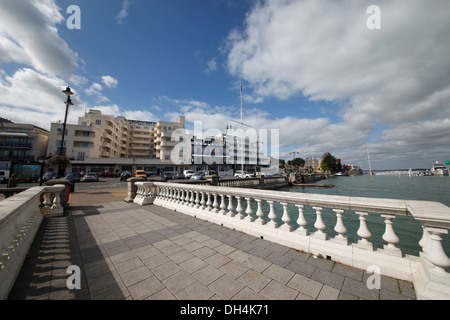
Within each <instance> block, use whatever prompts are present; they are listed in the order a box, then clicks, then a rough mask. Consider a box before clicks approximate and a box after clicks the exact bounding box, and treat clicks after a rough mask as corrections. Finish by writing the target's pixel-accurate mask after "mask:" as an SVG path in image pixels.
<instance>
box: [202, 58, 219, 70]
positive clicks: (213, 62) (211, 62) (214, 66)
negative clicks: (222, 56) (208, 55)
mask: <svg viewBox="0 0 450 320" xmlns="http://www.w3.org/2000/svg"><path fill="white" fill-rule="evenodd" d="M216 70H217V62H216V58H212V59H211V60H209V61H208V63H207V64H206V69H205V72H206V73H210V72H213V71H216Z"/></svg>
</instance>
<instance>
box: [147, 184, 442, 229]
mask: <svg viewBox="0 0 450 320" xmlns="http://www.w3.org/2000/svg"><path fill="white" fill-rule="evenodd" d="M243 180H245V179H243ZM154 184H155V186H157V187H172V188H177V187H178V188H180V187H181V186H183V187H186V188H189V189H190V190H193V191H197V192H214V193H217V194H221V193H225V194H233V195H236V196H241V197H252V198H258V197H259V198H262V199H264V200H270V201H278V202H283V201H284V202H289V203H294V204H302V205H314V206H323V207H333V208H337V209H342V210H370V212H378V213H388V214H389V213H390V214H399V215H408V214H409V213H410V211H409V209H408V208H409V206H408V205H411V202H412V201H408V200H396V199H382V198H367V197H348V196H334V195H320V194H309V193H295V194H293V193H291V192H286V191H275V190H270V191H268V190H263V189H245V188H233V187H220V186H217V187H212V186H205V185H185V184H182V185H181V184H177V183H170V182H154ZM435 204H439V203H435ZM442 206H443V207H445V208H447V210H448V211H447V212H448V214H449V218H448V222H449V223H450V208H448V207H446V206H444V205H442ZM415 207H416V209H418V208H419V207H418V206H417V205H416V206H415ZM420 212H421V214H422V216H427V213H426V211H425V212H422V210H421V211H420ZM444 221H445V220H444Z"/></svg>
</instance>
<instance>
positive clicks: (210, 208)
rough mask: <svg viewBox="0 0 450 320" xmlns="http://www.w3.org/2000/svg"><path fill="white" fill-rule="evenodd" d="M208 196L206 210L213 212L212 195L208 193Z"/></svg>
mask: <svg viewBox="0 0 450 320" xmlns="http://www.w3.org/2000/svg"><path fill="white" fill-rule="evenodd" d="M206 194H207V199H208V200H207V201H206V209H207V210H208V211H211V210H212V207H211V205H212V202H211V193H209V192H207V193H206Z"/></svg>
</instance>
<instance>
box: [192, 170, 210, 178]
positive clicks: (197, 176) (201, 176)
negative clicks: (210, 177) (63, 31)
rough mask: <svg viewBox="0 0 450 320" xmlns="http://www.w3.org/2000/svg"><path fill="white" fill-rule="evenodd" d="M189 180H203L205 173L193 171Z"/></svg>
mask: <svg viewBox="0 0 450 320" xmlns="http://www.w3.org/2000/svg"><path fill="white" fill-rule="evenodd" d="M190 179H191V180H205V179H206V176H205V173H204V172H203V171H197V172H196V173H194V174H193V175H192V176H191V178H190Z"/></svg>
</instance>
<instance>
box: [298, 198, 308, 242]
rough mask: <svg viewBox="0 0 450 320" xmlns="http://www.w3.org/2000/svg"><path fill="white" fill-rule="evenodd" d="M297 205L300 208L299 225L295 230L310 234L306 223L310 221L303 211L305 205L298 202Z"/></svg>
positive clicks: (305, 234)
mask: <svg viewBox="0 0 450 320" xmlns="http://www.w3.org/2000/svg"><path fill="white" fill-rule="evenodd" d="M295 206H296V207H297V209H298V218H297V224H298V225H299V227H298V228H297V230H295V232H297V233H300V234H302V235H304V236H307V235H308V234H309V232H308V229H306V225H307V224H308V222H307V221H306V219H305V215H304V213H303V209H304V207H305V206H304V205H303V204H296V205H295Z"/></svg>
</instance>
